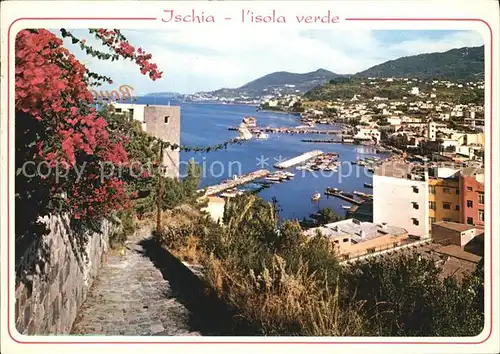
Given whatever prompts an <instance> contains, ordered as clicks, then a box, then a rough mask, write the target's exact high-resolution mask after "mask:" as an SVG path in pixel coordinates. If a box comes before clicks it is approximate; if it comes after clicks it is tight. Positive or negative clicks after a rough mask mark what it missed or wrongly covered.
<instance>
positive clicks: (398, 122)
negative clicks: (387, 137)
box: [387, 117, 401, 125]
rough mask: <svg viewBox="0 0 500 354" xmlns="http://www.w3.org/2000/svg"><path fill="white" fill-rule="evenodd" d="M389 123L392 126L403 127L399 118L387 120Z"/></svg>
mask: <svg viewBox="0 0 500 354" xmlns="http://www.w3.org/2000/svg"><path fill="white" fill-rule="evenodd" d="M387 121H388V122H389V124H390V125H401V118H399V117H390V118H387Z"/></svg>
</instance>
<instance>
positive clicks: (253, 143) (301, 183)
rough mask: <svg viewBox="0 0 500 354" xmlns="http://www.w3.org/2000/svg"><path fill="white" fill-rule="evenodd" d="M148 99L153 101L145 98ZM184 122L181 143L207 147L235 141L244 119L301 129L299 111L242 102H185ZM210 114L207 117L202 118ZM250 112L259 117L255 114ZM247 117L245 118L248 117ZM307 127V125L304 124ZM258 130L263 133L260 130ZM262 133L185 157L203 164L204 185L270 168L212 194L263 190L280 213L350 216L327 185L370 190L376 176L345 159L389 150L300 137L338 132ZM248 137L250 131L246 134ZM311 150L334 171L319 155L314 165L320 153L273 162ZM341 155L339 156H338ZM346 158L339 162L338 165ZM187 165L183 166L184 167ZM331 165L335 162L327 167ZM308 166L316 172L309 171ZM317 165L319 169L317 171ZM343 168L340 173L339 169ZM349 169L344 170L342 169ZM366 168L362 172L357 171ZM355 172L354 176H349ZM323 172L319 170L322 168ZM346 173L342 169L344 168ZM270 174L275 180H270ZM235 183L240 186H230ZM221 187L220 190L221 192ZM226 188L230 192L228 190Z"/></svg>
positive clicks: (293, 216)
mask: <svg viewBox="0 0 500 354" xmlns="http://www.w3.org/2000/svg"><path fill="white" fill-rule="evenodd" d="M144 103H149V102H144ZM182 110H183V115H182V119H183V121H182V125H181V132H182V135H181V144H183V145H191V146H197V145H198V146H208V145H211V144H216V143H218V142H220V141H224V140H230V139H233V138H234V137H235V131H229V130H228V129H227V128H228V127H229V126H238V125H239V124H241V123H243V124H244V125H245V126H246V127H248V128H250V129H253V128H254V127H252V125H253V124H256V126H259V127H267V126H271V127H287V126H288V127H290V128H292V130H293V128H296V127H297V125H299V124H300V122H298V119H297V117H296V116H292V115H287V114H273V113H272V112H255V110H254V109H252V107H248V106H238V105H220V104H213V105H212V104H204V105H197V104H186V105H183V106H182ZM200 117H206V119H205V118H204V119H200ZM246 117H255V120H254V119H250V118H246ZM243 119H245V120H244V121H243ZM323 128H326V129H338V131H339V132H341V131H342V127H341V126H339V127H337V126H332V127H331V128H330V127H326V126H325V127H315V128H313V129H323ZM303 129H304V130H307V129H306V128H303ZM257 134H258V133H257ZM257 134H252V135H253V137H251V138H250V139H249V140H245V139H243V140H244V141H242V143H241V144H233V145H230V146H228V148H227V149H220V150H217V151H213V152H211V153H209V154H200V153H198V152H195V151H192V152H181V161H189V160H190V159H194V160H195V161H196V162H197V163H199V164H200V165H201V166H202V167H203V169H204V173H203V177H202V181H201V185H200V189H203V188H204V187H206V188H209V187H211V186H217V185H219V184H221V183H223V182H224V181H225V180H230V179H231V178H233V176H234V175H237V176H243V175H245V174H247V173H250V172H252V171H255V170H259V169H267V170H269V174H268V175H265V176H263V177H261V178H254V179H252V180H251V181H250V182H248V183H244V182H240V183H237V184H232V186H231V185H230V186H227V185H226V186H225V188H222V187H218V188H217V189H215V188H214V187H211V188H210V189H209V193H215V194H212V196H213V197H216V196H218V195H220V194H221V193H224V196H220V197H222V198H224V199H225V198H231V197H233V196H235V195H238V194H241V193H240V192H243V193H258V196H259V197H261V198H263V199H264V200H265V201H267V202H271V201H272V200H273V198H276V199H277V200H278V202H279V205H280V206H281V211H280V217H281V218H291V219H299V220H301V219H302V218H304V217H308V216H309V215H310V214H313V213H315V212H317V211H318V210H319V209H321V208H330V209H331V210H332V211H334V212H335V213H336V214H338V215H342V216H343V215H345V213H346V210H345V208H343V207H342V206H343V205H348V204H350V203H348V202H347V201H344V200H342V199H340V198H336V197H332V198H327V197H326V196H325V195H324V193H323V192H324V191H325V189H326V188H327V187H338V188H340V189H342V190H344V191H356V190H357V191H362V192H367V193H371V192H370V191H369V190H368V189H365V187H364V183H368V184H372V183H373V181H372V176H371V174H370V173H368V172H366V173H364V172H365V170H364V168H358V167H357V166H353V167H356V168H352V169H351V168H350V166H347V167H346V164H348V163H350V162H351V161H353V160H358V159H362V158H365V157H372V156H377V157H380V158H381V159H386V158H387V157H388V154H386V153H383V154H379V153H377V152H376V149H379V148H380V147H379V146H377V147H372V146H366V145H361V144H359V145H358V144H345V143H343V144H328V143H316V144H315V145H314V146H311V145H310V144H306V143H303V142H301V139H315V138H318V139H321V138H324V139H325V140H326V139H330V138H332V139H340V136H335V135H309V136H308V135H307V134H306V135H300V134H297V135H296V134H270V133H268V134H269V137H268V139H258V138H257ZM243 138H245V136H243ZM311 150H319V151H321V152H323V156H320V155H318V156H317V157H318V158H321V159H325V162H327V161H328V160H331V161H330V163H328V164H326V166H325V165H323V166H322V167H326V168H328V169H331V172H325V173H321V170H320V169H319V168H321V167H320V166H321V165H322V163H321V162H320V159H318V164H317V167H314V169H313V164H315V163H316V162H315V158H313V159H311V160H307V161H305V162H301V163H299V164H298V165H294V166H292V167H290V168H286V169H278V168H275V167H273V165H274V164H276V163H278V162H282V160H283V159H278V158H279V157H280V155H281V156H283V157H284V158H285V159H287V158H293V157H295V156H300V155H302V154H305V153H308V152H310V151H311ZM329 153H332V154H337V157H336V158H335V156H333V155H332V156H331V157H327V154H329ZM335 159H336V160H335ZM338 163H341V165H340V166H338V167H337V166H336V164H338ZM185 165H186V164H183V165H182V166H185ZM328 165H330V166H328ZM308 166H309V167H310V168H311V170H312V171H314V172H309V170H307V168H308ZM316 168H318V170H316ZM336 168H338V172H335V169H336ZM344 168H345V170H344V171H342V170H343V169H344ZM359 169H363V172H361V173H357V172H356V171H357V170H359ZM275 171H282V172H293V173H295V177H294V178H290V179H281V180H278V179H276V180H273V179H274V178H272V177H276V176H273V175H272V174H273V173H274V172H275ZM349 171H351V174H352V175H348V172H349ZM317 172H320V173H317ZM341 172H343V173H341ZM180 173H181V175H185V173H186V172H185V167H182V169H181V170H180ZM265 177H271V179H265ZM231 188H236V189H235V190H231ZM217 192H218V193H217ZM316 192H319V193H320V194H321V198H320V199H319V200H317V201H313V200H312V196H313V195H314V194H315V193H316ZM226 193H227V194H226ZM356 199H357V197H356Z"/></svg>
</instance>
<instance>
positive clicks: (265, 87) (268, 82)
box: [210, 69, 341, 97]
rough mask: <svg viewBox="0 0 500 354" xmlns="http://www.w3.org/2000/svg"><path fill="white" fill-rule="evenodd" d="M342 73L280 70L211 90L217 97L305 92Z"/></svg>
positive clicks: (319, 70) (323, 70)
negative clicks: (239, 84)
mask: <svg viewBox="0 0 500 354" xmlns="http://www.w3.org/2000/svg"><path fill="white" fill-rule="evenodd" d="M339 76H341V75H338V74H335V73H333V72H331V71H328V70H325V69H318V70H316V71H312V72H308V73H303V74H298V73H290V72H287V71H278V72H274V73H271V74H267V75H265V76H262V77H260V78H258V79H255V80H253V81H251V82H249V83H247V84H245V85H243V86H241V87H238V88H232V89H230V88H223V89H220V90H216V91H212V92H210V94H211V95H213V96H215V97H238V96H246V97H262V96H265V95H268V94H274V93H282V94H283V93H304V92H307V91H309V90H310V89H312V88H314V87H316V86H320V85H323V84H324V83H326V82H328V81H329V80H331V79H334V78H336V77H339Z"/></svg>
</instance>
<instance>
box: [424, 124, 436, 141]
mask: <svg viewBox="0 0 500 354" xmlns="http://www.w3.org/2000/svg"><path fill="white" fill-rule="evenodd" d="M437 126H438V124H437V123H436V122H433V121H430V122H428V123H427V138H428V139H429V140H432V141H435V140H436V133H437Z"/></svg>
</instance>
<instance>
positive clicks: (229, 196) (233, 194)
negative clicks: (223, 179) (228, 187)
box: [220, 192, 237, 198]
mask: <svg viewBox="0 0 500 354" xmlns="http://www.w3.org/2000/svg"><path fill="white" fill-rule="evenodd" d="M220 196H221V197H224V198H234V197H236V196H237V193H234V192H233V193H228V192H225V193H221V194H220Z"/></svg>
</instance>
